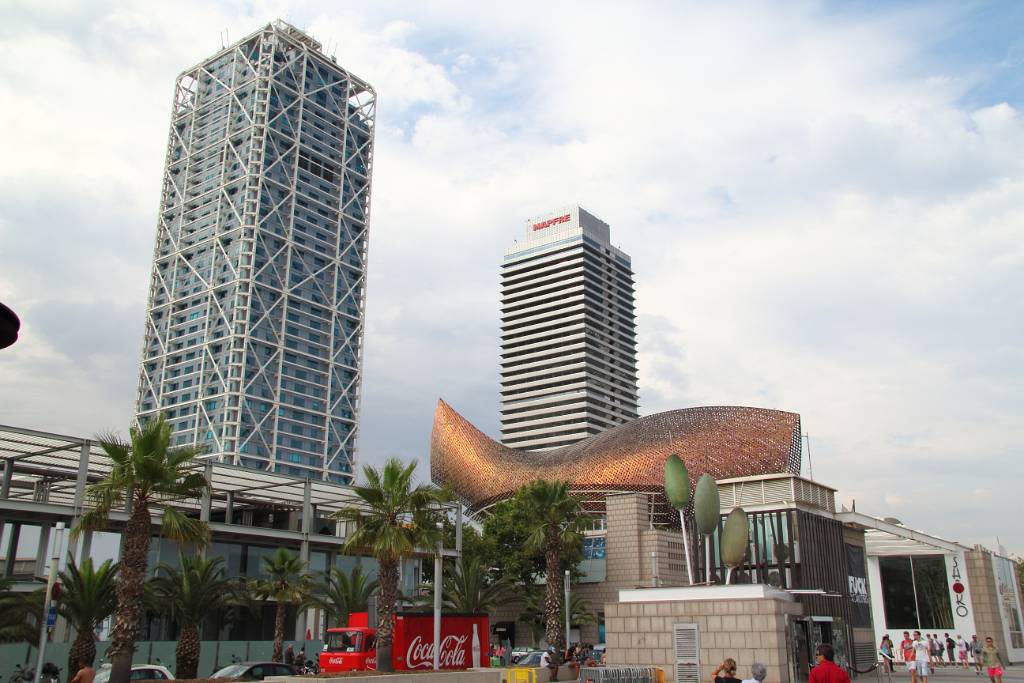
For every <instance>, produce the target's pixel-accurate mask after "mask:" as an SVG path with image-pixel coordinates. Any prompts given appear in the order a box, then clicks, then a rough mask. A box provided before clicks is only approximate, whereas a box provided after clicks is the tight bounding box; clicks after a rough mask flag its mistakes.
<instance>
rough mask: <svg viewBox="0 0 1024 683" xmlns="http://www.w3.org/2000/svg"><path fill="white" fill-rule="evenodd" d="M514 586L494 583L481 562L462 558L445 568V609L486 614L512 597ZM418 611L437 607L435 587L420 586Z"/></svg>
mask: <svg viewBox="0 0 1024 683" xmlns="http://www.w3.org/2000/svg"><path fill="white" fill-rule="evenodd" d="M514 590H515V585H514V584H513V583H512V581H511V580H510V579H508V578H504V577H503V578H501V579H497V580H495V579H493V578H491V577H490V576H489V574H488V572H487V570H486V569H485V568H484V567H483V566H482V565H481V561H480V559H479V558H476V557H470V556H467V555H463V556H462V557H460V558H459V559H458V560H457V561H455V562H454V563H451V564H449V565H447V566H446V569H445V573H444V580H443V584H442V586H441V600H442V606H443V607H444V608H445V609H448V610H452V611H453V612H466V613H471V614H486V613H487V612H490V611H491V610H492V609H494V608H495V607H497V606H498V605H500V604H502V603H504V602H505V601H506V600H508V599H510V598H511V597H513V592H514ZM420 591H421V592H420V596H419V600H418V601H417V606H419V607H429V606H430V605H433V604H434V598H433V586H432V585H431V584H423V585H422V586H420Z"/></svg>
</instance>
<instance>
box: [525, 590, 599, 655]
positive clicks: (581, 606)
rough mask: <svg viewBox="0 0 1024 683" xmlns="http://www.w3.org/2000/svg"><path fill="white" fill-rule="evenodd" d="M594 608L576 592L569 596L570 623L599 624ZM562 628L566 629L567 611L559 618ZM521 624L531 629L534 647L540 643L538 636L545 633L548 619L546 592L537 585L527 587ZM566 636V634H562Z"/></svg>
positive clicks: (579, 624) (574, 624)
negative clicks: (545, 605) (545, 602)
mask: <svg viewBox="0 0 1024 683" xmlns="http://www.w3.org/2000/svg"><path fill="white" fill-rule="evenodd" d="M591 610H592V608H591V606H590V603H589V602H588V601H587V600H584V599H583V597H582V596H581V595H580V594H579V593H576V592H575V591H573V592H571V593H570V594H569V623H570V624H571V625H573V626H583V625H585V624H593V623H596V622H597V615H596V614H594V613H593V611H591ZM559 618H560V619H561V623H560V626H561V628H565V609H564V608H563V609H562V613H561V615H560V616H559ZM519 623H522V624H526V626H527V627H528V628H529V629H530V640H531V642H532V644H533V645H534V646H536V645H537V644H538V643H537V641H538V636H539V635H540V634H541V633H543V632H544V629H545V623H546V619H545V616H544V591H543V590H541V589H539V588H538V586H537V585H536V584H533V585H531V586H527V587H526V594H525V598H524V600H523V610H522V612H520V613H519ZM562 635H563V636H564V635H565V634H564V633H563V634H562ZM549 643H550V641H549Z"/></svg>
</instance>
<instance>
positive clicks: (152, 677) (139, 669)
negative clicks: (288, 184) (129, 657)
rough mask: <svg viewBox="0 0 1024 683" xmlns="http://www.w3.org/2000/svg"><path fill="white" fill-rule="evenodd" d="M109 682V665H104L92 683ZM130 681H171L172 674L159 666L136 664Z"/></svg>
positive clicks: (164, 667) (172, 678)
mask: <svg viewBox="0 0 1024 683" xmlns="http://www.w3.org/2000/svg"><path fill="white" fill-rule="evenodd" d="M109 680H110V664H104V665H103V667H102V668H101V669H100V670H99V671H97V672H96V678H94V679H93V683H107V681H109ZM128 680H131V681H173V680H174V674H172V673H171V670H170V669H168V668H167V667H166V666H163V665H161V664H136V665H135V666H133V667H132V673H131V677H130V678H129V679H128Z"/></svg>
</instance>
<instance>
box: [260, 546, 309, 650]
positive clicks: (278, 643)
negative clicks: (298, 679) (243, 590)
mask: <svg viewBox="0 0 1024 683" xmlns="http://www.w3.org/2000/svg"><path fill="white" fill-rule="evenodd" d="M305 569H306V564H305V563H304V562H303V561H302V560H301V559H299V556H298V555H296V554H295V553H292V552H288V551H287V550H285V549H284V548H278V549H277V550H276V551H275V552H274V554H273V555H271V556H270V557H264V558H263V574H264V575H265V576H266V577H267V578H265V579H256V580H255V581H253V583H252V591H253V593H255V594H256V595H257V596H259V597H260V598H262V599H263V600H273V601H274V602H276V603H277V612H276V613H275V614H274V654H273V656H272V657H271V659H273V660H274V661H275V662H280V661H281V657H282V655H283V651H284V613H285V609H286V608H287V607H288V605H301V604H302V603H303V602H305V601H306V599H307V596H308V595H309V576H308V575H306V574H305Z"/></svg>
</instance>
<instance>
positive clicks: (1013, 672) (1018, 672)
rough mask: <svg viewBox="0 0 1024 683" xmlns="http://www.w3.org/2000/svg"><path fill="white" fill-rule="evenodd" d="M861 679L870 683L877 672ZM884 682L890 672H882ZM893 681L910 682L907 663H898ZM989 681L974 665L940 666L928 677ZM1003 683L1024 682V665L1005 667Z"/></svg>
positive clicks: (957, 682)
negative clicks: (975, 671) (968, 666)
mask: <svg viewBox="0 0 1024 683" xmlns="http://www.w3.org/2000/svg"><path fill="white" fill-rule="evenodd" d="M857 680H859V681H863V683H869V682H870V681H873V680H878V678H877V676H876V674H874V673H870V674H865V675H862V676H859V677H858V679H857ZM881 680H882V683H889V681H890V678H889V674H886V673H884V672H883V673H882V678H881ZM891 680H892V683H910V672H909V671H907V668H906V666H905V665H902V664H900V663H897V665H896V670H895V671H893V672H892V679H891ZM972 682H973V683H988V676H987V675H985V669H984V668H983V669H982V670H981V675H980V676H976V675H975V674H974V667H971V669H969V670H967V671H964V670H963V669H962V668H960V667H956V668H955V669H954V668H952V667H946V668H942V667H939V668H938V669H936V670H933V671H932V675H931V676H929V677H928V683H972ZM1003 683H1024V665H1022V664H1017V665H1016V666H1009V667H1006V668H1004V669H1003Z"/></svg>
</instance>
